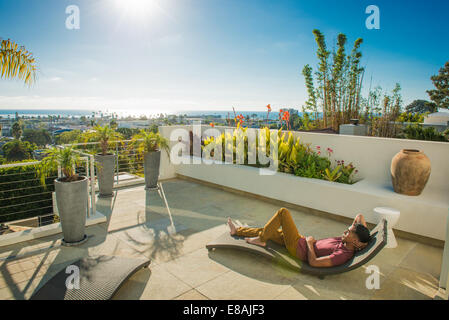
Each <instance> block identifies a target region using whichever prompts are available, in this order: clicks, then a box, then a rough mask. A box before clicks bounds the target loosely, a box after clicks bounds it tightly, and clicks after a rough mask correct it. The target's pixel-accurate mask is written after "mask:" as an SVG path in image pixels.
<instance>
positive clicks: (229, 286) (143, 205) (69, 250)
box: [0, 179, 442, 299]
mask: <svg viewBox="0 0 449 320" xmlns="http://www.w3.org/2000/svg"><path fill="white" fill-rule="evenodd" d="M164 189H165V193H166V196H167V200H168V202H169V204H170V208H171V212H172V215H173V220H174V222H175V226H176V229H177V233H176V234H173V235H171V234H169V233H168V232H167V226H168V225H169V218H168V214H167V212H166V209H165V206H164V204H163V202H162V200H161V199H160V198H159V197H158V195H157V193H155V192H151V193H148V192H146V191H145V190H144V188H143V186H139V187H133V188H128V189H122V190H119V191H118V192H117V195H116V197H115V198H111V199H99V200H98V203H97V206H98V207H97V210H98V211H99V212H101V213H103V214H105V215H106V216H107V217H108V222H107V223H103V224H100V225H95V226H92V227H89V228H88V229H87V233H88V235H89V236H90V239H89V241H88V242H87V243H85V244H84V245H81V246H78V247H61V245H60V240H61V237H62V235H61V234H59V235H56V236H51V237H47V238H41V239H39V240H33V241H28V242H24V243H20V244H16V245H13V246H8V247H1V248H0V259H1V260H0V299H28V298H30V296H31V295H32V294H33V292H34V291H35V290H36V288H38V287H40V286H42V285H43V284H44V283H45V282H46V281H47V280H48V279H49V278H50V277H51V276H53V275H54V274H56V273H57V272H58V271H60V270H62V269H63V268H64V267H65V266H66V265H68V264H70V262H72V261H74V260H76V259H78V258H80V257H84V256H88V255H90V256H92V255H99V254H105V255H117V256H123V257H142V256H145V257H148V258H151V259H152V263H151V265H150V268H149V269H142V270H141V271H138V272H137V273H136V274H135V275H134V276H132V277H131V278H130V279H129V280H128V281H127V282H126V283H125V284H124V286H123V287H122V288H121V289H120V290H119V292H118V293H117V294H116V295H115V297H114V298H116V299H433V298H435V297H436V296H438V277H439V273H440V268H441V256H442V249H441V248H436V247H432V246H427V245H423V244H421V243H416V242H413V241H410V240H405V239H401V238H398V243H399V246H398V247H397V248H395V249H383V250H382V251H381V252H380V253H379V254H378V255H377V256H376V257H375V258H374V259H373V260H371V261H370V263H369V265H375V266H378V267H379V269H380V273H381V276H380V289H377V290H376V289H371V290H370V289H367V288H366V285H365V282H366V279H367V277H368V276H369V274H367V273H365V271H366V268H367V267H368V266H364V267H362V268H358V269H356V270H354V271H351V272H348V273H344V274H340V275H335V276H329V277H326V278H325V279H324V280H320V279H318V278H316V277H313V276H308V275H303V274H299V273H296V272H293V271H291V270H288V269H285V268H283V267H281V266H278V265H276V264H275V263H272V262H269V261H267V260H264V259H261V258H259V257H257V256H254V255H251V254H248V253H245V252H240V251H236V250H228V249H221V250H218V249H217V250H215V251H211V252H208V251H207V249H206V248H205V245H206V243H208V242H209V241H211V240H213V239H214V238H216V237H217V236H219V235H220V234H221V233H223V232H225V231H226V230H227V227H226V226H225V222H226V217H227V216H231V217H232V218H233V219H234V220H236V221H239V222H240V223H242V224H248V225H263V224H264V223H265V222H266V221H267V219H268V218H269V217H271V215H272V214H273V213H274V212H275V211H276V210H277V209H279V206H277V205H274V204H272V203H269V202H265V201H262V200H260V199H257V198H252V197H248V196H246V195H239V194H235V193H231V192H226V191H223V190H220V189H216V188H213V187H210V186H206V185H203V184H198V183H195V182H191V181H187V180H181V179H174V180H169V181H166V182H164ZM291 212H292V215H293V217H294V220H295V222H296V224H297V226H298V229H299V231H300V232H301V233H303V234H306V235H313V236H314V237H315V238H318V239H319V238H323V237H328V236H338V235H340V234H341V233H342V232H343V231H344V230H345V228H346V227H347V225H346V224H344V223H342V222H338V221H335V220H331V219H327V218H323V217H319V216H314V215H311V214H307V213H303V212H299V211H297V210H291Z"/></svg>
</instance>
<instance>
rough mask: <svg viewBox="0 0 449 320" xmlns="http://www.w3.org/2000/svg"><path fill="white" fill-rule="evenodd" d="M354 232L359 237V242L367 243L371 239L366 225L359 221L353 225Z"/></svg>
mask: <svg viewBox="0 0 449 320" xmlns="http://www.w3.org/2000/svg"><path fill="white" fill-rule="evenodd" d="M354 229H355V231H354V232H355V234H356V235H357V237H359V240H360V242H363V243H368V242H369V241H370V240H371V236H370V233H369V230H368V228H367V227H365V226H364V225H363V224H361V223H356V224H355V225H354Z"/></svg>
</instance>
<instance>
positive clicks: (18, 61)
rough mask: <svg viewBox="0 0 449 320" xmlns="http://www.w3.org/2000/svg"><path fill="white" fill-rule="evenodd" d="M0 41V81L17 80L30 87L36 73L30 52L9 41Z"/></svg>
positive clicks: (34, 61) (34, 62)
mask: <svg viewBox="0 0 449 320" xmlns="http://www.w3.org/2000/svg"><path fill="white" fill-rule="evenodd" d="M0 41H1V43H0V74H1V75H0V77H1V79H3V78H5V79H19V80H22V81H23V82H25V84H26V85H28V86H31V85H32V84H33V83H34V82H35V81H36V73H37V67H36V60H35V59H34V57H33V55H32V54H31V52H28V51H27V50H26V49H25V47H23V46H20V47H19V45H18V44H17V43H15V42H13V41H11V40H9V39H8V40H2V39H0Z"/></svg>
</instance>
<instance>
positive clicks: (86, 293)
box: [31, 256, 150, 300]
mask: <svg viewBox="0 0 449 320" xmlns="http://www.w3.org/2000/svg"><path fill="white" fill-rule="evenodd" d="M149 264H150V260H148V259H132V258H123V257H116V256H99V257H88V258H84V259H81V260H78V261H75V262H73V263H71V264H69V265H67V266H65V267H64V269H62V270H61V271H59V272H58V273H57V274H56V275H55V276H54V277H53V278H51V279H50V280H49V281H48V282H47V283H45V284H44V285H43V286H42V287H41V288H40V289H39V290H37V292H35V293H34V294H33V296H32V297H31V300H109V299H110V298H112V296H113V295H114V294H115V293H116V292H117V290H118V289H119V288H120V287H121V285H122V284H123V283H124V282H125V281H126V280H127V279H129V278H130V277H131V276H132V275H133V274H134V273H135V272H137V271H138V270H140V269H141V268H146V267H148V265H149ZM68 266H76V267H77V268H79V289H77V288H76V287H74V288H71V289H68V287H67V285H66V281H67V279H68V278H69V277H70V276H71V275H73V274H74V272H73V269H76V268H74V267H71V268H67V267H68ZM66 270H68V271H69V272H68V273H66ZM69 282H70V283H71V284H72V285H73V284H74V283H75V281H73V282H71V281H69Z"/></svg>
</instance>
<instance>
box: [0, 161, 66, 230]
mask: <svg viewBox="0 0 449 320" xmlns="http://www.w3.org/2000/svg"><path fill="white" fill-rule="evenodd" d="M21 162H23V161H21ZM56 176H57V171H56V170H55V171H54V172H51V173H50V175H49V177H47V178H46V181H45V182H46V184H45V186H44V185H42V184H41V182H40V180H39V179H36V169H35V164H29V165H20V166H12V167H6V168H0V208H2V209H1V214H0V222H6V221H14V220H20V219H26V218H32V217H36V216H42V215H48V214H51V213H52V212H53V205H52V192H53V191H54V184H53V179H54V178H56Z"/></svg>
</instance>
